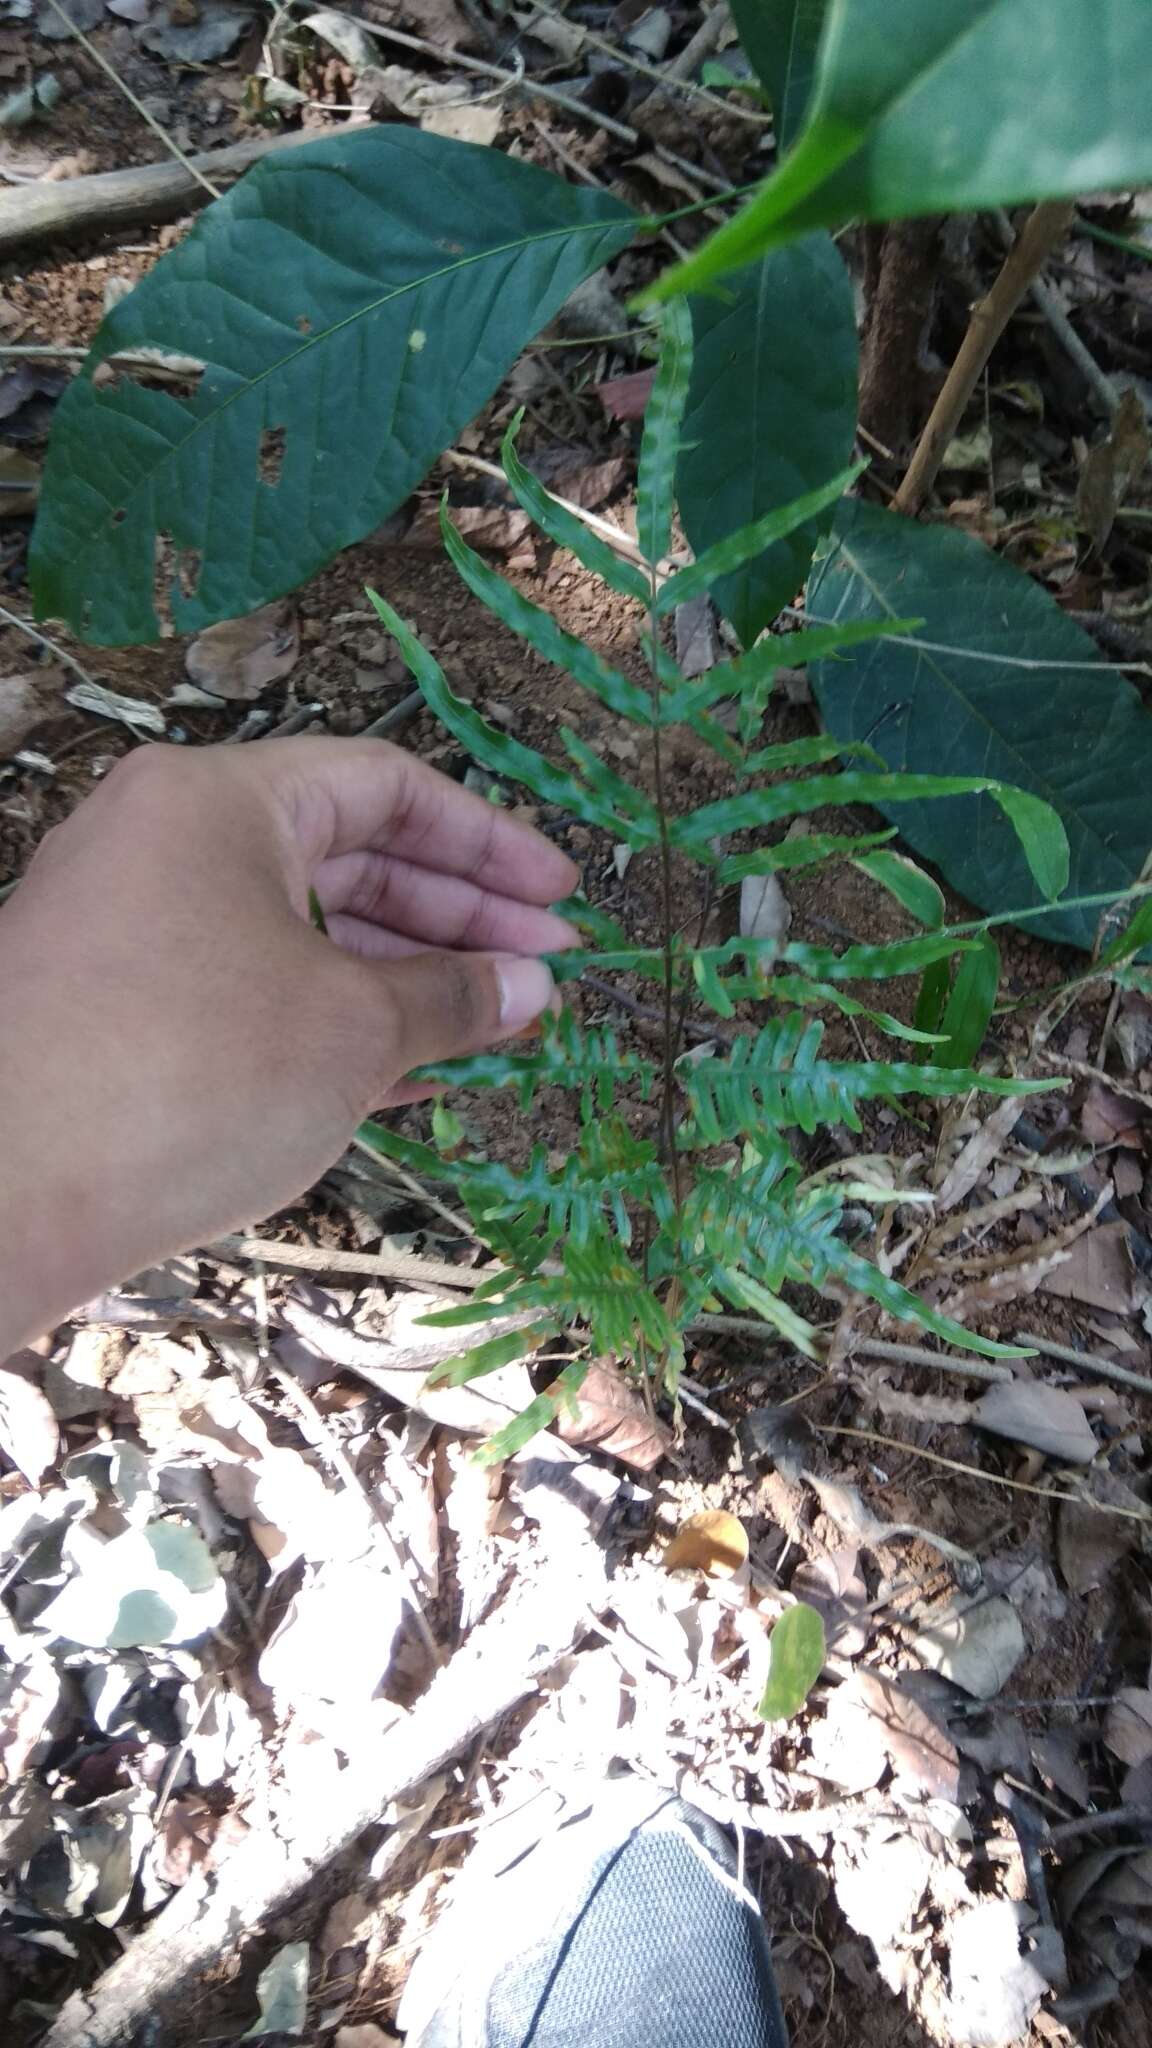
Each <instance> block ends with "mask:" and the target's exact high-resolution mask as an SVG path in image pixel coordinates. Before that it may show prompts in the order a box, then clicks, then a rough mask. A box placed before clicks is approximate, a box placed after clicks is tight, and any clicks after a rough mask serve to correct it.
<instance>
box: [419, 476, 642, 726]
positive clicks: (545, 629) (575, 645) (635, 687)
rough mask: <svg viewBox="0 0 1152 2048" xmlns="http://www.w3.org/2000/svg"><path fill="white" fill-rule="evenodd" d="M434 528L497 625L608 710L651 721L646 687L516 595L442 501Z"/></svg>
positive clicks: (452, 559)
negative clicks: (469, 543) (437, 530)
mask: <svg viewBox="0 0 1152 2048" xmlns="http://www.w3.org/2000/svg"><path fill="white" fill-rule="evenodd" d="M440 531H441V533H442V535H443V537H444V547H445V551H446V552H447V555H448V558H449V560H450V562H451V563H452V566H453V568H454V569H455V570H456V573H457V575H458V576H459V577H460V579H461V581H462V582H463V583H466V584H467V586H468V588H469V590H470V591H471V592H472V594H473V596H474V597H478V598H479V599H480V602H481V604H483V605H486V606H487V608H488V610H489V611H490V612H492V613H493V615H494V616H495V617H496V618H498V619H499V620H500V622H501V624H502V625H505V626H508V627H510V628H511V630H512V632H513V633H516V634H518V635H519V637H520V639H521V640H526V641H527V642H528V645H529V647H533V648H535V650H536V652H537V654H541V655H543V657H544V659H545V661H550V662H551V663H552V664H553V666H554V667H556V668H563V669H567V671H568V674H569V675H570V676H573V677H575V680H576V681H577V682H578V683H581V684H583V687H584V688H585V689H586V690H591V692H592V694H593V696H594V697H599V699H600V701H601V703H602V704H606V705H607V706H608V709H609V710H610V711H615V712H616V713H617V714H618V715H619V717H621V718H629V719H631V720H632V721H633V723H634V724H638V725H651V724H652V719H653V712H652V701H651V698H650V697H649V695H648V692H647V690H644V689H642V688H641V686H640V684H639V683H634V682H632V680H631V679H630V677H628V676H625V675H621V673H620V671H619V669H615V668H611V667H610V666H609V664H608V663H607V662H606V661H604V660H603V659H602V657H601V656H600V655H599V654H597V653H596V651H595V649H594V648H591V647H587V646H586V645H585V643H584V641H583V640H578V639H577V638H576V636H575V634H573V633H566V632H565V630H564V628H563V626H561V625H560V624H559V623H558V622H557V620H555V619H554V618H553V617H552V614H551V612H546V611H544V610H542V609H541V607H540V606H539V605H537V604H533V603H532V602H531V601H530V599H528V598H526V597H522V596H521V594H520V592H519V591H518V590H516V589H515V588H514V587H513V585H512V584H511V583H508V582H507V581H506V580H505V578H504V577H503V576H501V575H499V574H498V573H497V571H496V570H495V569H493V568H491V567H490V565H489V564H488V563H487V562H486V561H485V560H484V557H483V555H478V554H477V553H476V550H475V548H471V547H469V545H468V543H467V541H466V540H465V539H464V536H463V534H462V533H460V531H459V530H458V528H457V527H455V526H454V525H453V523H452V520H451V517H450V515H449V512H448V504H447V500H444V501H442V503H441V506H440Z"/></svg>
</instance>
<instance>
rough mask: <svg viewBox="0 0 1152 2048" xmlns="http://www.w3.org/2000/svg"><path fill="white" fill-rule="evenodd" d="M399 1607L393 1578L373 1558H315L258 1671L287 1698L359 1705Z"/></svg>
mask: <svg viewBox="0 0 1152 2048" xmlns="http://www.w3.org/2000/svg"><path fill="white" fill-rule="evenodd" d="M403 1611H404V1603H403V1597H402V1595H401V1592H400V1590H399V1588H398V1586H397V1584H396V1581H395V1578H394V1577H393V1576H392V1575H390V1574H389V1573H387V1572H385V1571H384V1570H383V1569H382V1568H381V1566H380V1565H379V1564H378V1563H376V1562H374V1561H371V1560H367V1559H366V1560H362V1561H361V1562H359V1563H347V1562H334V1563H331V1564H325V1565H322V1566H321V1567H320V1569H319V1570H318V1571H317V1572H315V1573H314V1574H313V1575H312V1577H311V1578H309V1579H307V1580H306V1581H305V1583H304V1584H303V1585H302V1586H301V1588H300V1590H299V1592H298V1593H297V1594H296V1595H295V1598H294V1599H293V1600H292V1601H291V1602H290V1604H289V1607H288V1610H287V1612H286V1614H285V1615H284V1617H283V1619H282V1621H281V1622H280V1625H279V1627H278V1628H277V1629H276V1632H275V1634H274V1635H273V1636H272V1638H271V1640H270V1641H269V1643H268V1644H267V1647H266V1648H265V1650H264V1652H263V1654H262V1656H261V1658H260V1664H259V1670H260V1676H261V1678H262V1679H263V1681H264V1683H265V1685H267V1686H270V1687H271V1689H272V1691H273V1692H274V1693H276V1694H277V1696H278V1698H279V1699H280V1700H282V1701H284V1702H286V1703H288V1704H291V1705H293V1706H299V1705H301V1704H302V1703H309V1702H312V1701H319V1702H321V1703H324V1704H328V1705H332V1706H339V1707H349V1706H353V1705H359V1704H361V1703H362V1702H364V1701H367V1700H369V1699H371V1697H372V1694H373V1693H374V1692H375V1690H376V1687H377V1686H378V1685H379V1684H380V1681H381V1679H382V1678H383V1677H384V1674H385V1672H386V1671H387V1669H388V1666H389V1664H390V1662H391V1659H392V1646H393V1643H394V1641H395V1638H396V1631H397V1629H398V1628H399V1626H400V1622H401V1618H402V1616H403Z"/></svg>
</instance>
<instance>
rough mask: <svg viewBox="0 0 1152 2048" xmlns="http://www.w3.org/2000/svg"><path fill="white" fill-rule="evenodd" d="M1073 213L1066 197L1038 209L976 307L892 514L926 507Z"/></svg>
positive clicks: (893, 506) (897, 494)
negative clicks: (970, 406)
mask: <svg viewBox="0 0 1152 2048" xmlns="http://www.w3.org/2000/svg"><path fill="white" fill-rule="evenodd" d="M1074 212H1075V205H1074V203H1073V202H1072V201H1071V200H1066V199H1050V200H1045V201H1044V202H1043V204H1042V205H1040V206H1037V207H1035V208H1034V210H1033V211H1032V212H1031V213H1030V214H1029V216H1028V219H1027V220H1026V221H1025V223H1024V226H1023V227H1022V229H1021V230H1020V234H1019V236H1018V237H1017V240H1016V245H1015V247H1014V248H1013V250H1012V251H1011V254H1010V255H1009V256H1008V258H1007V260H1006V261H1005V264H1004V268H1003V269H1002V270H1001V272H1000V275H999V277H998V278H997V279H996V282H995V284H994V285H993V286H992V289H991V291H990V292H989V293H988V295H987V297H986V298H983V299H981V300H980V302H979V304H978V305H976V306H974V307H973V308H972V317H971V319H970V321H969V323H968V332H967V334H966V335H965V336H964V339H963V341H962V342H961V344H960V348H959V351H958V353H957V356H956V360H955V362H954V363H953V365H952V368H951V369H950V370H949V372H948V376H947V380H946V382H945V385H944V389H943V390H942V391H941V393H940V396H939V398H938V399H937V400H936V403H935V405H934V406H933V408H932V413H931V416H930V418H929V421H928V424H927V426H926V427H925V429H924V432H923V433H922V434H921V436H920V440H919V443H918V445H917V448H916V452H915V454H914V455H913V457H912V460H911V462H910V463H909V465H908V471H907V474H906V476H905V478H904V481H903V483H902V484H901V486H900V489H899V490H898V491H897V493H896V497H895V499H894V500H893V505H892V509H893V511H894V512H906V513H914V512H918V511H919V509H920V507H921V505H922V504H923V503H924V500H925V498H926V497H927V495H928V493H929V491H930V490H931V488H932V485H933V483H934V482H935V480H936V472H937V471H938V469H939V467H940V464H941V462H942V460H943V458H944V451H945V449H946V448H947V446H948V443H949V441H951V439H952V437H953V435H954V434H955V432H956V428H957V426H958V425H959V422H960V418H961V415H962V414H963V411H964V408H965V406H966V405H967V403H968V400H969V399H970V398H971V396H972V393H973V391H974V390H975V389H976V384H977V381H978V379H979V376H980V372H981V371H982V370H983V368H984V365H985V364H986V362H987V361H988V358H989V356H990V355H991V353H992V351H993V349H994V348H995V346H996V343H997V342H998V341H999V339H1000V336H1001V335H1002V334H1003V332H1004V329H1005V328H1006V326H1007V325H1008V322H1009V320H1010V319H1011V318H1012V315H1013V313H1014V312H1015V311H1016V308H1017V306H1018V305H1019V304H1020V301H1021V299H1022V298H1023V297H1024V295H1025V293H1026V292H1027V291H1028V290H1029V288H1030V286H1031V284H1032V281H1033V279H1034V278H1035V277H1036V275H1037V274H1038V272H1039V271H1040V269H1041V267H1042V265H1043V263H1044V261H1045V258H1046V257H1047V256H1048V255H1049V254H1050V253H1051V251H1052V250H1053V249H1054V248H1055V246H1056V244H1057V242H1058V241H1059V240H1060V238H1061V236H1062V235H1063V234H1064V233H1065V231H1066V230H1067V227H1068V224H1069V222H1070V221H1071V219H1072V216H1073V214H1074Z"/></svg>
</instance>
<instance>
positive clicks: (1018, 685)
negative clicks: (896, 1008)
mask: <svg viewBox="0 0 1152 2048" xmlns="http://www.w3.org/2000/svg"><path fill="white" fill-rule="evenodd" d="M809 602H810V604H811V606H812V609H813V611H814V612H816V613H817V614H822V615H833V616H835V617H836V618H837V619H845V620H847V619H860V618H878V617H883V616H884V614H885V613H889V614H895V612H896V611H897V610H898V611H900V612H901V613H908V612H912V611H915V612H918V613H920V614H921V616H922V617H923V619H924V625H923V627H922V628H921V629H920V632H919V633H918V635H917V641H918V644H916V645H913V644H910V643H907V642H905V643H897V642H892V641H878V642H875V643H873V644H872V645H871V646H865V647H863V648H855V649H851V650H848V651H847V652H846V653H844V654H843V655H842V656H841V657H840V658H839V660H837V661H836V662H835V663H828V664H826V665H825V664H821V665H820V666H819V667H818V668H816V669H814V670H813V671H812V683H813V689H814V691H815V694H816V698H817V701H818V703H819V705H820V709H821V712H822V714H823V719H824V723H825V725H826V726H827V727H828V728H829V730H830V731H832V732H833V733H835V734H836V735H837V737H838V738H840V739H854V738H860V739H864V738H866V739H867V740H868V741H869V744H870V745H871V746H873V747H875V748H876V749H877V751H878V752H879V753H881V754H882V755H883V756H884V759H885V760H886V761H887V763H888V765H889V767H890V768H891V769H893V770H895V771H910V772H912V773H914V774H919V773H920V772H921V771H922V770H925V769H928V768H933V769H935V768H938V767H940V766H942V765H945V764H946V766H947V768H948V770H949V772H950V773H954V774H967V775H977V776H984V775H986V776H989V777H995V778H996V779H997V781H998V782H999V783H1000V784H1001V785H1002V786H1008V785H1010V786H1014V787H1015V788H1016V789H1017V790H1020V791H1023V792H1025V793H1027V794H1029V795H1032V796H1033V797H1040V798H1042V799H1043V800H1044V801H1045V803H1047V804H1048V805H1050V806H1051V808H1052V809H1053V810H1054V811H1055V812H1057V813H1058V815H1059V817H1060V819H1061V821H1062V823H1063V826H1064V830H1065V832H1066V834H1067V839H1068V849H1069V861H1070V877H1071V889H1072V891H1073V893H1074V894H1075V895H1076V896H1077V897H1079V896H1086V895H1096V894H1107V893H1108V892H1109V891H1111V892H1113V893H1116V894H1119V892H1120V891H1121V890H1122V889H1126V888H1127V887H1128V886H1129V884H1130V883H1132V882H1134V881H1135V880H1136V879H1137V877H1138V876H1139V874H1140V872H1141V869H1142V867H1143V864H1144V859H1145V856H1146V854H1147V852H1148V847H1149V843H1150V842H1152V825H1150V823H1149V816H1148V804H1147V797H1146V791H1147V789H1148V788H1149V786H1152V716H1150V715H1149V713H1148V712H1147V711H1146V710H1145V709H1144V707H1143V705H1142V704H1141V702H1140V699H1139V697H1138V696H1137V693H1136V691H1135V690H1134V689H1133V687H1132V685H1131V683H1129V682H1126V681H1125V679H1124V677H1123V676H1122V675H1121V674H1120V672H1119V670H1118V669H1116V668H1113V667H1110V666H1109V664H1108V663H1107V662H1106V661H1105V660H1104V659H1103V658H1102V656H1101V655H1100V654H1099V652H1098V651H1097V649H1096V647H1095V645H1094V643H1093V642H1092V641H1091V640H1089V638H1088V636H1087V635H1086V634H1085V633H1083V632H1082V631H1081V629H1080V628H1079V627H1078V626H1076V625H1075V624H1074V623H1073V621H1072V620H1071V619H1069V618H1066V617H1065V615H1064V613H1063V612H1062V611H1061V610H1060V608H1059V606H1058V605H1056V604H1055V603H1054V602H1053V600H1052V599H1051V598H1050V597H1049V596H1048V594H1047V592H1046V591H1044V590H1042V589H1041V587H1040V586H1039V584H1037V583H1034V582H1033V581H1032V580H1031V579H1030V578H1029V577H1027V576H1025V575H1022V574H1021V572H1020V571H1019V570H1018V569H1014V568H1012V567H1011V566H1010V564H1009V563H1007V562H1004V561H1002V560H1001V559H1000V557H999V556H997V555H994V554H993V553H992V552H991V551H990V550H989V549H988V548H986V547H984V546H983V544H982V543H981V542H980V541H976V540H973V539H971V538H970V537H969V536H968V535H967V534H963V533H958V532H955V531H953V530H951V529H948V528H945V527H942V526H919V525H917V524H915V523H914V522H913V521H911V520H901V519H897V518H894V517H893V515H892V514H891V513H890V512H882V511H878V510H876V508H875V507H873V506H871V505H862V504H852V505H846V506H844V507H842V509H841V512H840V515H839V517H838V520H837V544H836V545H835V546H834V547H833V550H832V552H831V554H830V555H829V558H828V560H827V562H826V564H825V566H824V567H823V570H822V571H821V572H820V574H819V576H818V578H817V579H815V580H814V583H813V586H812V588H811V589H810V591H809ZM876 803H877V805H878V808H879V809H880V810H882V811H883V812H884V813H885V815H887V816H890V817H891V818H892V819H893V821H894V822H895V823H896V824H898V825H899V828H900V831H901V834H902V835H903V837H904V838H905V839H906V840H907V841H908V842H909V844H910V845H911V846H912V847H913V848H914V849H915V850H916V852H917V853H921V854H924V855H925V856H926V857H927V858H928V859H929V860H931V861H933V862H934V863H935V865H936V866H937V867H938V868H940V869H941V871H942V873H943V874H944V876H945V878H946V880H947V881H948V882H950V883H951V884H952V886H953V888H955V889H958V890H960V891H961V892H962V894H963V895H965V896H967V897H968V898H969V900H970V901H971V902H973V903H975V904H977V905H978V906H979V908H980V909H981V910H990V911H1006V910H1010V909H1015V908H1016V907H1017V906H1019V907H1020V910H1021V912H1022V913H1023V914H1022V915H1021V917H1020V920H1019V921H1020V923H1021V924H1022V925H1023V926H1024V928H1025V930H1035V931H1036V932H1038V933H1039V934H1040V936H1041V937H1042V938H1047V939H1053V940H1063V941H1065V942H1066V943H1069V944H1071V945H1076V946H1081V947H1084V948H1085V949H1087V948H1089V947H1091V945H1092V942H1093V938H1094V935H1095V931H1096V924H1097V914H1098V913H1097V914H1092V912H1091V911H1090V910H1089V909H1088V908H1087V907H1083V906H1082V907H1079V908H1078V907H1076V906H1075V905H1074V904H1073V903H1071V902H1069V904H1068V905H1067V906H1066V907H1058V908H1057V909H1056V910H1055V911H1054V912H1052V913H1049V914H1047V915H1045V916H1044V917H1042V918H1037V919H1035V920H1032V919H1031V918H1029V916H1028V915H1027V912H1028V910H1029V909H1030V908H1031V907H1032V906H1033V905H1038V903H1039V900H1040V897H1041V896H1042V895H1043V894H1045V893H1046V888H1047V886H1048V884H1050V882H1051V881H1052V880H1053V879H1056V876H1055V874H1053V875H1049V876H1047V877H1046V881H1045V884H1044V885H1041V884H1039V883H1038V882H1037V880H1036V879H1035V878H1034V877H1033V875H1032V874H1031V873H1030V870H1029V864H1028V859H1027V848H1025V847H1023V846H1022V845H1020V844H1018V843H1017V839H1016V834H1015V831H1014V830H1012V829H1010V825H1011V824H1012V823H1013V822H1014V821H1011V820H1005V819H1002V818H1000V817H997V815H996V812H995V810H994V809H993V807H992V805H991V804H990V803H989V802H988V799H987V797H985V796H979V795H977V796H971V797H970V796H964V797H961V798H959V799H958V800H956V801H952V800H947V801H945V802H943V803H937V804H930V805H926V804H921V803H919V802H914V803H911V804H904V803H900V804H899V805H898V806H897V805H896V804H891V805H890V803H889V801H888V799H887V798H885V797H884V796H883V795H880V796H878V797H877V798H876Z"/></svg>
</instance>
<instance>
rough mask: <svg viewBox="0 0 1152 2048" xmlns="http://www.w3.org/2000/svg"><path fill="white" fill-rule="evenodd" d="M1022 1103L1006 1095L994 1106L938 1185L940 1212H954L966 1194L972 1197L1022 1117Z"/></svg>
mask: <svg viewBox="0 0 1152 2048" xmlns="http://www.w3.org/2000/svg"><path fill="white" fill-rule="evenodd" d="M1024 1101H1025V1098H1024V1097H1023V1096H1021V1095H1009V1096H1008V1097H1007V1098H1006V1099H1005V1100H1004V1101H1003V1102H1001V1103H998V1104H997V1106H996V1108H995V1109H994V1110H993V1111H992V1114H991V1116H989V1117H987V1118H986V1119H985V1121H984V1122H983V1123H982V1124H981V1126H980V1128H979V1130H978V1131H976V1132H975V1134H974V1135H973V1136H972V1137H971V1138H969V1140H968V1143H967V1144H966V1145H965V1146H964V1148H963V1150H962V1151H961V1152H960V1154H959V1156H958V1157H957V1159H956V1160H955V1161H954V1162H953V1164H952V1167H951V1168H950V1170H949V1172H948V1173H947V1174H946V1175H945V1176H944V1179H943V1181H942V1182H941V1185H940V1192H939V1194H938V1196H937V1206H938V1207H939V1208H940V1209H941V1210H945V1209H954V1208H955V1207H956V1204H957V1202H962V1201H963V1200H964V1197H965V1195H968V1194H971V1192H972V1189H973V1188H974V1187H975V1186H976V1183H977V1181H978V1180H980V1179H981V1177H982V1175H983V1174H984V1173H985V1171H986V1170H987V1168H988V1167H989V1166H991V1164H992V1161H993V1160H994V1159H995V1157H996V1154H997V1153H998V1152H999V1150H1000V1148H1001V1146H1002V1145H1004V1144H1006V1143H1007V1141H1008V1139H1009V1138H1010V1137H1011V1135H1012V1132H1013V1131H1014V1130H1015V1128H1016V1125H1017V1124H1018V1123H1019V1121H1020V1118H1021V1117H1022V1116H1023V1114H1024Z"/></svg>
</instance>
